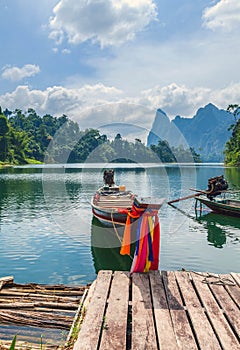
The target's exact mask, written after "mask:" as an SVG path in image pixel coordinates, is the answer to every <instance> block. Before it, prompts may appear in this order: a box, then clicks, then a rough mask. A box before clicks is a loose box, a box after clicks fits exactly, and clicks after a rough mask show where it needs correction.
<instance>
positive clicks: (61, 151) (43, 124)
mask: <svg viewBox="0 0 240 350" xmlns="http://www.w3.org/2000/svg"><path fill="white" fill-rule="evenodd" d="M4 113H5V115H4V114H0V162H5V163H10V164H26V163H37V162H43V161H47V162H56V163H66V162H68V163H80V162H86V161H87V162H134V163H151V162H159V161H161V162H176V161H180V159H181V161H185V162H186V161H188V159H191V160H192V154H193V156H194V157H195V161H196V159H198V158H199V156H198V155H197V154H196V153H195V152H194V150H193V149H190V150H189V151H186V150H184V149H182V148H174V149H173V148H172V149H171V148H170V146H169V145H168V144H167V142H165V141H159V143H158V145H157V146H151V148H148V147H146V146H145V145H144V144H143V143H142V142H141V140H140V139H135V142H129V141H127V140H124V139H123V138H122V136H121V134H120V133H118V134H117V135H116V136H115V138H114V139H113V140H112V141H110V140H109V139H108V138H107V136H106V135H101V134H100V132H99V130H96V129H87V130H85V131H81V130H80V129H79V126H78V124H77V123H76V122H73V121H72V120H70V119H68V117H67V116H66V115H62V116H61V117H59V118H56V117H53V116H51V115H49V114H46V115H44V116H43V117H40V116H38V115H37V113H36V112H35V111H34V109H32V108H29V109H28V111H27V112H26V113H25V114H24V113H23V112H22V110H20V109H15V111H13V112H12V111H9V110H7V109H6V110H5V111H4ZM189 161H190V160H189Z"/></svg>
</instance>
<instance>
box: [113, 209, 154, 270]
mask: <svg viewBox="0 0 240 350" xmlns="http://www.w3.org/2000/svg"><path fill="white" fill-rule="evenodd" d="M125 212H126V213H127V214H128V216H127V221H126V226H125V231H124V235H123V241H122V247H121V251H120V254H122V255H125V254H127V255H130V246H131V218H135V219H138V226H137V240H136V248H135V253H134V258H133V262H132V267H131V270H130V272H131V273H133V272H147V271H149V270H157V269H158V263H159V250H160V224H159V219H158V211H157V210H151V209H146V210H145V209H142V208H136V207H135V206H134V205H133V207H132V209H131V210H130V211H125Z"/></svg>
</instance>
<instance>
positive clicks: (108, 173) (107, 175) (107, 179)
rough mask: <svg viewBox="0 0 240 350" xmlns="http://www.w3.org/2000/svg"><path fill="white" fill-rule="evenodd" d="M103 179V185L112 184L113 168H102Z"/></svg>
mask: <svg viewBox="0 0 240 350" xmlns="http://www.w3.org/2000/svg"><path fill="white" fill-rule="evenodd" d="M103 181H104V183H105V185H108V186H110V187H111V186H112V185H114V184H115V182H114V170H104V173H103Z"/></svg>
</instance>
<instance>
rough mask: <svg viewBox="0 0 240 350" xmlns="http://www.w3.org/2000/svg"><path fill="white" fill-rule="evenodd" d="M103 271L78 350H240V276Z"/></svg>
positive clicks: (88, 310)
mask: <svg viewBox="0 0 240 350" xmlns="http://www.w3.org/2000/svg"><path fill="white" fill-rule="evenodd" d="M205 276H207V274H204V273H194V272H187V271H178V272H159V271H153V272H150V273H145V274H133V275H132V277H129V274H128V273H127V272H120V271H116V272H114V273H113V272H112V271H100V272H99V274H98V277H97V280H96V283H94V285H93V287H91V288H90V292H91V297H90V298H89V300H90V301H89V304H88V306H87V311H86V310H85V311H86V315H85V317H84V320H83V323H82V325H81V328H80V332H79V334H78V338H77V341H76V342H75V345H74V350H97V349H98V350H103V349H104V350H106V349H109V350H114V349H116V350H119V349H121V350H124V349H133V350H142V349H144V350H146V349H152V350H157V349H161V350H175V349H183V350H188V349H202V350H206V349H212V350H217V349H225V350H230V349H231V350H237V349H240V274H236V273H232V274H229V275H215V277H211V278H210V277H209V276H207V277H205Z"/></svg>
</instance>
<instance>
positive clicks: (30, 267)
mask: <svg viewBox="0 0 240 350" xmlns="http://www.w3.org/2000/svg"><path fill="white" fill-rule="evenodd" d="M102 173H103V167H101V166H99V167H98V168H94V165H93V166H92V167H91V168H86V167H83V168H81V165H76V164H75V165H68V166H67V167H65V166H62V165H60V166H57V167H56V166H48V167H47V166H46V167H39V166H35V167H15V168H7V169H0V240H1V249H0V276H4V275H14V278H15V281H17V282H30V281H32V282H39V283H66V284H82V283H84V284H85V283H87V282H91V281H92V280H93V279H94V278H95V276H96V272H97V271H98V270H99V269H102V268H103V269H126V268H128V267H129V266H130V264H131V260H130V259H129V258H128V257H120V256H119V254H118V251H119V247H118V245H119V241H118V239H117V238H116V234H115V231H114V230H109V229H108V230H105V229H103V227H102V226H101V225H100V224H99V223H98V221H97V220H92V214H91V207H90V199H91V196H92V194H93V193H94V191H95V190H96V189H97V188H98V187H100V186H101V185H102ZM221 174H224V175H225V177H226V179H227V180H228V182H229V185H230V187H231V188H234V189H239V190H240V169H234V168H226V169H225V168H223V167H222V166H221V165H214V164H212V165H201V166H194V165H192V166H184V165H182V166H181V167H179V166H177V165H176V166H172V165H169V166H162V167H161V166H159V167H145V168H138V169H136V168H132V166H131V165H126V167H125V168H122V169H120V168H117V169H116V170H115V181H116V183H117V184H124V185H126V187H127V188H128V189H131V190H133V191H134V192H135V193H137V194H139V195H142V196H156V197H165V198H166V199H167V200H170V199H173V198H178V197H182V196H186V195H189V194H191V193H192V192H191V191H189V188H200V189H205V188H206V187H207V180H208V178H210V177H213V176H217V175H221ZM237 198H239V199H240V194H238V195H237ZM194 204H195V201H194V200H191V199H190V200H187V201H182V202H179V203H178V204H177V206H178V210H177V209H174V208H172V207H170V206H168V205H167V204H164V206H163V207H162V209H161V211H160V215H159V216H160V222H161V256H160V269H163V270H177V269H181V268H185V269H188V270H195V271H209V272H215V273H228V272H231V271H233V272H240V219H237V218H230V217H223V216H221V215H216V214H213V213H210V212H209V211H205V212H204V213H203V214H202V216H200V213H199V212H197V213H195V210H194ZM118 233H119V234H120V233H121V232H120V231H119V232H118ZM106 247H108V248H106ZM109 247H110V248H109Z"/></svg>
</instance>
